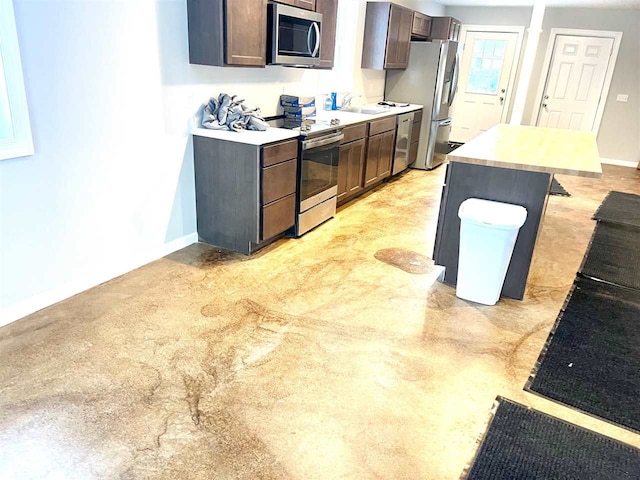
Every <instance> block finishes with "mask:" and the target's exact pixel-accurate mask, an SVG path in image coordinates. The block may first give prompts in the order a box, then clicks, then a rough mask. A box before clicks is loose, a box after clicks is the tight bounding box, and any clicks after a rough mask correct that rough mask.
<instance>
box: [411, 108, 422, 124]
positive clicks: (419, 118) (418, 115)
mask: <svg viewBox="0 0 640 480" xmlns="http://www.w3.org/2000/svg"><path fill="white" fill-rule="evenodd" d="M421 121H422V110H416V112H415V113H414V114H413V123H416V122H421Z"/></svg>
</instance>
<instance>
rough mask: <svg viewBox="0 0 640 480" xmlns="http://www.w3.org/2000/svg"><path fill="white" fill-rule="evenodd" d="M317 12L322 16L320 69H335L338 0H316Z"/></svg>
mask: <svg viewBox="0 0 640 480" xmlns="http://www.w3.org/2000/svg"><path fill="white" fill-rule="evenodd" d="M316 12H318V13H321V14H322V41H321V43H320V45H321V48H320V67H321V68H333V58H334V53H335V49H336V24H337V21H338V0H316Z"/></svg>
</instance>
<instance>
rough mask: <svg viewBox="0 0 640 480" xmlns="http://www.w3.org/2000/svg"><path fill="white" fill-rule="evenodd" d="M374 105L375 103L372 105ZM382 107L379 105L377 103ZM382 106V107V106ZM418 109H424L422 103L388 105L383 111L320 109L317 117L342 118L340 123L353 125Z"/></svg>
mask: <svg viewBox="0 0 640 480" xmlns="http://www.w3.org/2000/svg"><path fill="white" fill-rule="evenodd" d="M371 106H374V105H371ZM375 106H376V107H380V106H379V105H375ZM380 108H381V107H380ZM416 110H422V105H414V104H411V105H409V106H408V107H388V110H387V111H385V112H383V113H376V114H370V113H352V112H343V111H341V110H318V112H317V113H316V118H318V119H330V118H338V119H340V125H341V126H345V125H353V124H354V123H360V122H368V121H371V120H377V119H379V118H384V117H389V116H392V115H401V114H403V113H409V112H415V111H416Z"/></svg>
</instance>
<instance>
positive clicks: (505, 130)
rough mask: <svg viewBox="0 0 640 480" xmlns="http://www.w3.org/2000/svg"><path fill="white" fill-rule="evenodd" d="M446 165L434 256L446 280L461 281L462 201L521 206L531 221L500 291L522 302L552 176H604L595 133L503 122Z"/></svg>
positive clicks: (456, 152) (449, 157) (522, 232)
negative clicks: (459, 277) (459, 257)
mask: <svg viewBox="0 0 640 480" xmlns="http://www.w3.org/2000/svg"><path fill="white" fill-rule="evenodd" d="M447 161H448V163H447V172H446V176H445V185H444V187H443V191H442V200H441V203H440V213H439V217H438V227H437V230H436V238H435V246H434V252H433V259H434V262H435V264H436V265H441V266H444V267H445V273H444V279H443V280H444V282H445V283H447V284H449V285H452V286H455V285H456V282H457V277H458V249H459V245H460V219H459V218H458V209H459V208H460V204H461V203H462V202H463V201H465V200H466V199H467V198H482V199H485V200H494V201H497V202H504V203H510V204H514V205H522V206H523V207H525V208H526V209H527V220H526V222H525V223H524V225H523V226H522V228H521V229H520V232H519V234H518V239H517V240H516V244H515V247H514V250H513V255H512V257H511V263H510V264H509V269H508V270H507V276H506V278H505V282H504V286H503V288H502V296H505V297H509V298H515V299H518V300H522V298H523V297H524V292H525V287H526V282H527V277H528V274H529V268H530V266H531V258H532V256H533V251H534V247H535V243H536V239H537V237H538V233H539V231H540V227H541V225H542V219H543V217H544V212H545V208H546V205H547V200H548V195H549V188H550V186H551V180H552V179H553V175H554V174H556V173H559V174H563V175H577V176H583V177H596V178H599V177H600V176H601V175H602V168H601V165H600V156H599V153H598V147H597V144H596V138H595V135H594V134H593V133H591V132H580V131H573V130H560V129H553V128H541V127H528V126H520V125H504V124H499V125H496V126H494V127H493V128H491V129H490V130H487V131H486V132H484V133H482V134H481V135H479V136H478V137H476V138H474V139H473V140H471V141H470V142H468V143H466V144H464V145H463V146H461V147H459V148H457V149H456V150H454V151H453V152H451V153H450V154H449V155H447Z"/></svg>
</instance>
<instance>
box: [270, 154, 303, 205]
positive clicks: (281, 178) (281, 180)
mask: <svg viewBox="0 0 640 480" xmlns="http://www.w3.org/2000/svg"><path fill="white" fill-rule="evenodd" d="M297 164H298V161H297V160H296V159H295V158H294V159H293V160H288V161H286V162H282V163H279V164H277V165H274V166H272V167H268V168H264V169H262V204H263V205H266V204H267V203H271V202H273V201H274V200H278V199H279V198H282V197H284V196H286V195H290V194H292V193H296V166H297Z"/></svg>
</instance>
